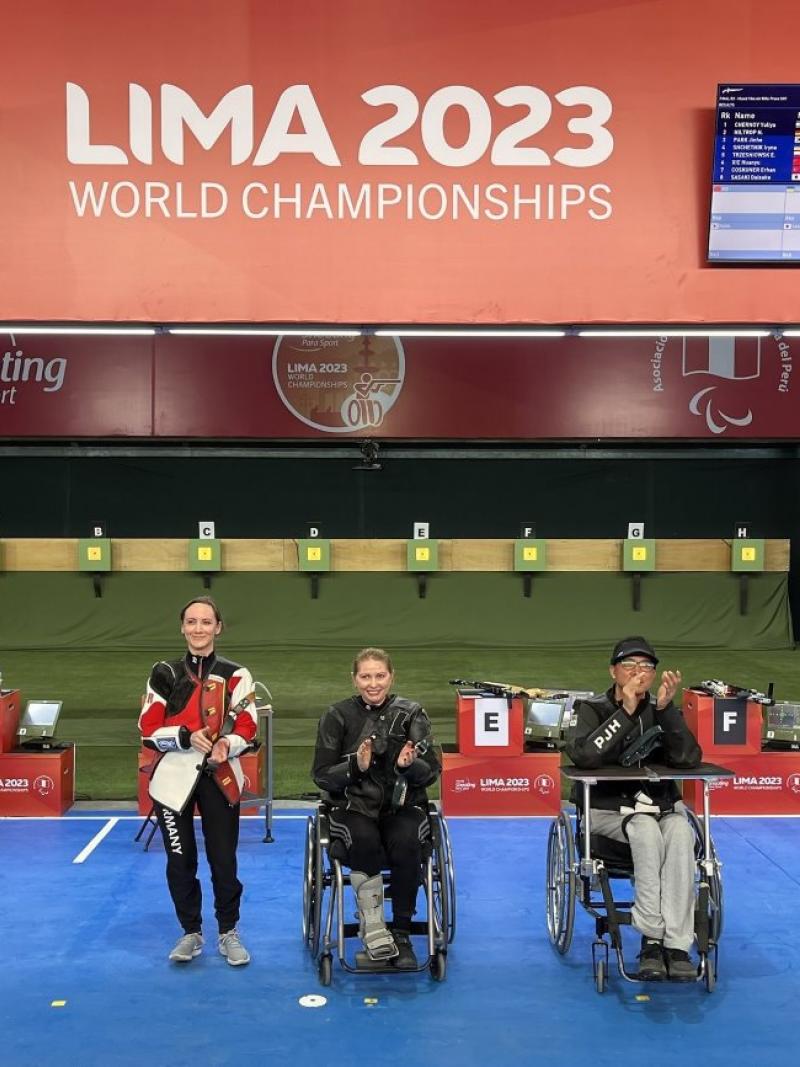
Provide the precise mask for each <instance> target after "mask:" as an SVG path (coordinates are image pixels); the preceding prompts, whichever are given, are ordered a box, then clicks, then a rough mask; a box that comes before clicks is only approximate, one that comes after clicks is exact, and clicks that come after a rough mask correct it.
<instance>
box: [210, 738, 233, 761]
mask: <svg viewBox="0 0 800 1067" xmlns="http://www.w3.org/2000/svg"><path fill="white" fill-rule="evenodd" d="M230 752H231V743H230V741H229V740H228V739H227V737H218V738H217V740H216V741H215V742H214V747H213V748H212V749H211V755H210V756H209V757H208V758H209V761H210V762H211V763H224V762H225V760H226V759H227V758H228V756H229V755H230Z"/></svg>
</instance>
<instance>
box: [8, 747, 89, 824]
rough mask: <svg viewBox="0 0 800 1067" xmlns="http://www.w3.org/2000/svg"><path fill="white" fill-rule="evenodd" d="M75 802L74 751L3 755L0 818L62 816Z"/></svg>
mask: <svg viewBox="0 0 800 1067" xmlns="http://www.w3.org/2000/svg"><path fill="white" fill-rule="evenodd" d="M74 801H75V747H74V746H73V745H68V746H67V747H66V748H59V749H50V750H46V751H43V752H20V751H19V750H18V751H16V752H5V753H3V754H2V755H0V816H8V815H28V816H30V815H39V816H42V815H63V814H64V812H65V811H67V809H68V808H70V807H72V804H73V803H74Z"/></svg>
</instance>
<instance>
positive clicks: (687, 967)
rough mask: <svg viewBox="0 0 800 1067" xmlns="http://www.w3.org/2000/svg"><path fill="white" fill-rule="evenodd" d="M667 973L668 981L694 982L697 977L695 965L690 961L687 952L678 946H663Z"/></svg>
mask: <svg viewBox="0 0 800 1067" xmlns="http://www.w3.org/2000/svg"><path fill="white" fill-rule="evenodd" d="M664 958H665V960H666V961H667V974H668V975H669V980H670V982H694V981H695V979H696V978H697V965H696V964H694V963H692V961H691V959H690V958H689V953H688V952H684V951H683V949H680V948H665V949H664Z"/></svg>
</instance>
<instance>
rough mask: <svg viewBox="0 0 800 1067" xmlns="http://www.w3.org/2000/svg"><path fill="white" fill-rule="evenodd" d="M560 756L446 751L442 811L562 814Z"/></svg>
mask: <svg viewBox="0 0 800 1067" xmlns="http://www.w3.org/2000/svg"><path fill="white" fill-rule="evenodd" d="M560 767H561V756H560V755H559V753H558V752H531V753H526V754H525V755H522V756H496V755H481V756H465V755H464V754H463V753H456V752H445V753H444V757H443V768H442V787H441V797H442V811H443V812H444V813H445V815H558V813H559V811H560V810H561V784H560V783H561V778H560V773H559V772H560Z"/></svg>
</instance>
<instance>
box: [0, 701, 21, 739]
mask: <svg viewBox="0 0 800 1067" xmlns="http://www.w3.org/2000/svg"><path fill="white" fill-rule="evenodd" d="M21 706H22V702H21V700H20V692H19V689H5V690H3V692H2V693H0V753H2V752H10V751H11V750H12V749H13V748H14V746H15V745H16V743H17V729H18V727H19V711H20V707H21Z"/></svg>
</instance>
